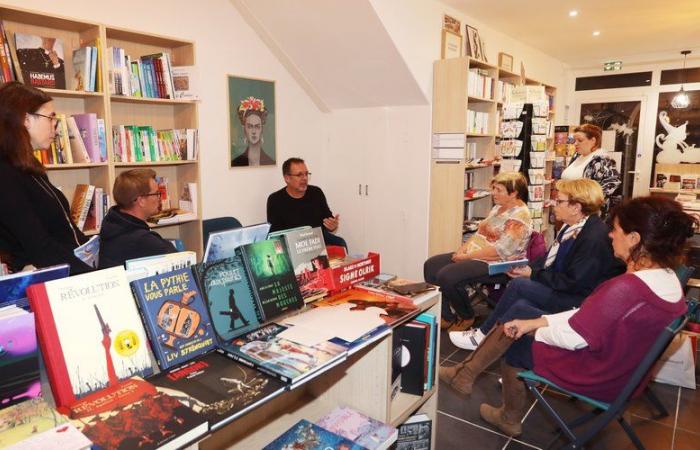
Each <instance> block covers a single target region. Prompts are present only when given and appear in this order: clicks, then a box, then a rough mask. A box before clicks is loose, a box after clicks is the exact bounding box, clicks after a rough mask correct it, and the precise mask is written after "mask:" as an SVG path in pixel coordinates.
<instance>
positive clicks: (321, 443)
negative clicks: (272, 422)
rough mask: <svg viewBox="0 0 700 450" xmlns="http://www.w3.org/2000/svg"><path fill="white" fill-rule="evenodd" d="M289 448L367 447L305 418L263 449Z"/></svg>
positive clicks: (350, 449) (355, 449)
mask: <svg viewBox="0 0 700 450" xmlns="http://www.w3.org/2000/svg"><path fill="white" fill-rule="evenodd" d="M287 449H309V450H311V449H324V450H325V449H337V450H341V449H342V450H366V448H365V447H363V446H361V445H358V444H356V443H354V442H352V441H351V440H349V439H346V438H344V437H342V436H339V435H337V434H335V433H333V432H331V431H328V430H325V429H323V428H321V427H319V426H318V425H316V424H313V423H311V422H309V421H308V420H304V419H302V420H300V421H299V422H297V423H296V424H295V425H294V426H292V427H291V428H290V429H289V430H287V431H285V432H284V433H283V434H282V435H281V436H279V437H278V438H277V439H275V440H274V441H272V442H270V443H269V444H267V445H266V446H265V447H264V448H263V450H287Z"/></svg>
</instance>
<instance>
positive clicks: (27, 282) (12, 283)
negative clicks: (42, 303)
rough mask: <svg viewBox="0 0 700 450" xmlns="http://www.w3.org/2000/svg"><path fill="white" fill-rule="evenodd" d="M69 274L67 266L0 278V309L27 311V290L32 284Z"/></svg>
mask: <svg viewBox="0 0 700 450" xmlns="http://www.w3.org/2000/svg"><path fill="white" fill-rule="evenodd" d="M69 274H70V266H69V265H68V264H60V265H57V266H50V267H44V268H43V269H36V270H30V271H26V272H17V273H11V274H8V275H5V276H2V277H0V308H4V307H5V306H8V305H17V306H19V307H20V308H24V309H29V299H28V298H27V288H28V287H29V286H31V285H32V284H37V283H43V282H45V281H51V280H57V279H59V278H65V277H67V276H68V275H69Z"/></svg>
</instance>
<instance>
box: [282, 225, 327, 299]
mask: <svg viewBox="0 0 700 450" xmlns="http://www.w3.org/2000/svg"><path fill="white" fill-rule="evenodd" d="M283 236H284V240H285V242H286V244H287V249H288V250H289V258H290V259H291V262H292V267H293V268H294V275H295V276H296V279H297V284H298V285H299V290H300V291H301V296H302V297H303V298H304V302H305V303H309V302H312V301H314V300H318V299H319V298H323V297H325V296H326V295H327V294H328V281H329V277H330V276H331V274H330V273H329V272H330V271H329V267H330V265H329V262H328V252H327V251H326V244H325V243H324V240H323V232H322V231H321V228H320V227H316V228H311V229H302V230H289V231H288V232H287V233H284V234H283Z"/></svg>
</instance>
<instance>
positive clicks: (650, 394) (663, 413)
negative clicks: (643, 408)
mask: <svg viewBox="0 0 700 450" xmlns="http://www.w3.org/2000/svg"><path fill="white" fill-rule="evenodd" d="M644 395H645V396H646V398H647V400H649V403H651V404H652V405H653V406H654V408H656V410H657V411H658V412H659V413H658V415H656V416H654V417H653V419H654V420H657V419H661V418H662V417H668V410H667V409H666V408H665V407H664V405H663V403H661V400H659V398H658V397H657V396H656V395H654V391H652V390H651V387H649V386H647V388H646V389H644Z"/></svg>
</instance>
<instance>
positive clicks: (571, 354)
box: [440, 197, 697, 436]
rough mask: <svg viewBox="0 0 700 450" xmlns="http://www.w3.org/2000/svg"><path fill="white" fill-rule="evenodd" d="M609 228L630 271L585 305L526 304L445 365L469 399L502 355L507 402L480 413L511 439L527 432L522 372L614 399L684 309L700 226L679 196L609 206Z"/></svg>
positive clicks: (447, 376) (445, 375) (445, 377)
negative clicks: (462, 357) (685, 263)
mask: <svg viewBox="0 0 700 450" xmlns="http://www.w3.org/2000/svg"><path fill="white" fill-rule="evenodd" d="M612 223H613V230H612V231H611V232H610V237H611V238H612V243H613V249H614V252H615V255H616V256H617V257H618V258H620V259H622V260H623V261H625V262H626V263H627V272H626V273H625V274H623V275H620V276H618V277H615V278H612V279H610V280H608V281H606V282H604V283H603V284H601V285H600V286H599V287H598V288H597V289H596V290H595V291H594V292H593V293H592V294H591V295H589V296H588V297H587V298H586V299H585V300H584V301H583V303H582V305H581V308H579V309H573V310H570V311H564V312H561V313H558V314H548V315H543V313H542V312H541V311H540V310H538V309H537V308H535V307H533V306H530V305H523V307H522V309H518V308H511V310H513V311H511V310H509V312H508V314H506V315H504V316H503V318H502V320H503V322H504V323H505V325H502V326H495V327H494V328H493V329H492V331H491V332H490V333H489V334H488V335H487V336H486V338H485V339H484V342H483V343H482V344H481V345H480V346H479V347H478V348H477V349H476V351H474V353H472V354H471V355H470V357H469V358H468V359H467V360H466V361H465V362H463V363H461V364H458V365H455V366H452V367H441V368H440V379H441V380H442V381H443V382H446V383H448V384H449V385H450V387H452V388H453V389H454V390H456V391H457V392H459V393H461V394H470V393H471V389H472V385H473V383H474V380H475V378H476V377H477V376H478V375H479V374H480V373H481V372H482V371H483V370H484V369H486V368H487V367H488V366H489V365H491V364H492V363H493V362H494V361H496V360H498V359H499V358H501V356H503V355H505V358H504V359H503V360H501V375H502V377H503V389H502V390H503V405H502V406H501V407H494V406H491V405H488V404H485V403H484V404H482V405H481V408H480V412H481V417H482V418H483V419H484V420H486V421H487V422H489V423H491V424H493V425H495V426H497V427H498V428H499V429H500V430H501V431H503V432H504V433H506V434H508V435H510V436H518V435H520V433H521V432H522V428H521V423H520V421H521V420H522V418H523V416H524V414H525V409H526V398H527V397H526V393H525V386H524V384H523V383H522V382H521V381H520V380H518V379H517V373H518V372H519V371H520V370H521V368H526V369H532V370H533V371H534V372H536V373H537V374H539V375H541V376H544V377H546V378H547V379H549V380H551V381H553V382H554V383H556V384H557V385H559V386H561V387H563V388H565V389H570V390H572V391H575V392H578V393H581V394H584V395H586V396H589V397H591V398H594V399H598V400H602V401H605V402H609V401H611V400H613V399H614V398H615V397H616V396H617V395H618V394H619V392H620V391H621V390H622V388H623V387H624V385H625V383H626V382H627V380H628V379H629V377H630V376H631V375H632V373H633V372H634V370H635V368H636V367H637V366H638V365H639V363H640V362H641V360H642V359H643V358H644V356H645V355H646V353H647V352H648V350H649V348H651V346H652V345H653V343H654V341H655V340H656V338H657V337H658V336H659V334H660V333H661V331H662V330H663V329H664V327H665V326H667V325H668V324H669V323H670V322H671V321H672V320H673V319H675V318H676V317H678V316H680V315H681V314H683V313H684V312H685V311H686V305H685V302H684V301H683V290H682V288H681V285H680V282H679V281H678V278H677V277H676V275H675V273H674V271H673V268H674V267H676V266H677V265H678V264H679V263H680V262H681V260H682V257H683V251H684V248H685V243H686V240H687V239H688V238H689V237H691V236H692V235H693V231H694V227H695V226H696V224H697V220H696V219H695V218H693V217H691V216H689V215H688V214H686V213H684V212H683V209H682V208H681V206H680V205H679V204H678V203H677V202H675V201H673V200H669V199H666V198H660V197H641V198H636V199H634V200H631V201H629V202H627V203H625V204H624V205H622V206H619V207H618V208H616V209H615V210H613V214H612ZM515 318H518V319H515ZM523 318H529V319H527V320H523ZM513 319H515V320H513ZM643 387H644V386H640V387H639V388H638V389H637V391H636V393H637V394H638V393H640V392H641V390H642V389H643Z"/></svg>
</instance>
